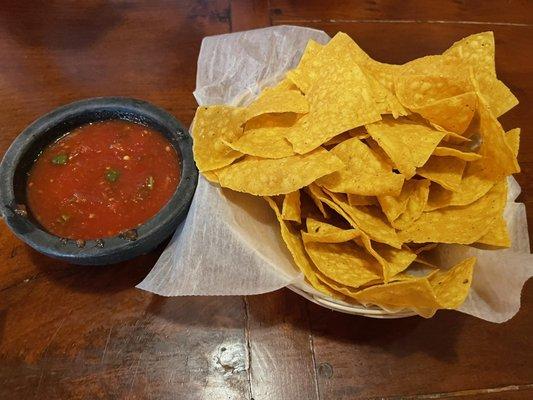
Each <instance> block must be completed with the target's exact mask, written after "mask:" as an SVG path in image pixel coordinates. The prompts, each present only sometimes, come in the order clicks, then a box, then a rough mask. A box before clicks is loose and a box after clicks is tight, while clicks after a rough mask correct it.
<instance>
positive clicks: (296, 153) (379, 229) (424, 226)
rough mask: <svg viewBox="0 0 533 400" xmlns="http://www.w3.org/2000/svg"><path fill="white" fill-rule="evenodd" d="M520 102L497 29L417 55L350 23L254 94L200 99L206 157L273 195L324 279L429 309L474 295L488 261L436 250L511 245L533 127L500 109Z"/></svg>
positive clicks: (214, 169)
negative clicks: (450, 259)
mask: <svg viewBox="0 0 533 400" xmlns="http://www.w3.org/2000/svg"><path fill="white" fill-rule="evenodd" d="M517 103H518V101H517V99H516V98H515V96H514V95H513V94H512V93H511V92H510V90H509V89H508V88H507V87H506V86H505V85H504V84H503V83H502V82H501V81H499V80H498V78H497V77H496V71H495V63H494V38H493V35H492V32H485V33H481V34H477V35H472V36H469V37H467V38H465V39H463V40H461V41H459V42H457V43H455V44H453V46H452V47H450V48H449V49H448V50H446V51H445V52H444V53H443V54H442V55H436V56H428V57H423V58H420V59H417V60H413V61H411V62H408V63H406V64H404V65H391V64H384V63H380V62H378V61H375V60H373V59H372V58H370V57H369V56H368V55H367V54H366V53H365V52H364V51H363V50H361V48H360V47H359V46H358V45H357V44H356V43H355V42H354V41H353V40H352V39H351V38H350V37H349V36H347V35H346V34H344V33H338V34H337V35H336V36H335V37H334V38H333V39H332V40H331V41H330V42H329V43H328V44H326V45H320V44H318V43H316V42H313V41H310V42H309V43H308V45H307V48H306V49H305V52H304V54H303V56H302V58H301V60H300V63H299V65H298V66H297V68H295V69H294V70H291V71H289V72H288V73H287V74H286V76H285V77H284V79H283V80H282V81H281V82H280V83H279V84H278V85H276V86H274V87H271V88H266V89H264V90H263V91H262V93H261V94H260V95H259V96H258V97H257V99H256V100H255V101H254V102H253V103H251V104H250V105H249V106H247V107H231V106H227V105H215V106H210V107H199V108H198V110H197V112H196V116H195V120H194V127H193V139H194V157H195V160H196V164H197V166H198V168H199V170H200V171H201V172H202V174H203V175H204V176H205V177H206V178H207V179H208V180H210V181H211V182H215V183H218V184H220V185H221V186H222V187H225V188H230V189H232V190H236V191H240V192H245V193H249V194H251V195H255V196H263V197H264V198H265V200H266V201H267V202H268V204H269V205H270V206H271V207H272V209H273V210H274V212H275V213H276V216H277V219H278V221H279V224H280V227H281V235H282V237H283V240H284V241H285V242H286V244H287V247H288V249H289V250H290V252H291V254H292V256H293V258H294V262H295V264H296V265H297V267H298V268H299V270H300V271H301V272H302V273H303V274H304V275H305V277H306V279H307V281H308V282H309V283H310V284H311V285H312V286H313V287H314V288H316V289H317V290H319V291H320V292H322V293H324V294H325V295H328V296H331V297H335V298H339V299H342V300H345V301H349V302H358V303H360V304H363V305H376V306H379V307H382V308H385V309H387V310H399V309H410V310H415V311H416V312H417V313H419V314H420V315H423V316H426V317H429V316H431V315H433V314H434V313H435V311H436V310H437V309H442V308H447V309H454V308H457V307H459V306H460V305H461V304H462V302H463V301H464V300H465V298H466V296H467V294H468V291H469V288H470V285H471V282H472V274H473V268H474V264H475V261H476V260H475V259H473V258H470V259H466V260H464V261H462V262H460V263H459V264H457V265H455V266H453V267H452V268H449V269H440V268H439V267H438V266H435V265H434V264H432V263H431V262H429V261H428V259H427V258H426V257H427V255H428V252H430V251H431V249H433V248H435V247H436V246H437V245H438V244H439V243H459V244H467V245H475V246H485V247H487V246H489V247H490V248H505V247H509V245H510V240H509V235H508V232H507V227H506V223H505V220H504V218H503V210H504V207H505V204H506V199H507V184H506V178H507V177H508V176H509V175H511V174H514V173H517V172H519V170H520V168H519V166H518V163H517V153H518V146H519V135H520V130H519V129H513V130H510V131H509V132H505V131H504V130H503V128H502V126H501V125H500V123H499V122H498V119H497V118H498V117H499V116H500V115H502V114H503V113H505V112H507V111H508V110H510V109H511V108H512V107H514V106H515V105H516V104H517ZM258 234H260V233H258Z"/></svg>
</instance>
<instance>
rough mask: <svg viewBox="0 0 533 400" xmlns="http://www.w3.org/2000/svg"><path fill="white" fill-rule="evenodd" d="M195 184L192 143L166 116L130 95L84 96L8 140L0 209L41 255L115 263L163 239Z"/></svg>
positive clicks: (89, 262)
mask: <svg viewBox="0 0 533 400" xmlns="http://www.w3.org/2000/svg"><path fill="white" fill-rule="evenodd" d="M197 179H198V172H197V170H196V167H195V164H194V160H193V156H192V140H191V137H190V135H189V133H188V132H187V130H186V129H185V128H184V127H183V126H182V125H181V123H180V122H179V121H177V120H176V119H175V118H174V117H173V116H171V115H170V114H169V113H167V112H166V111H164V110H162V109H160V108H157V107H155V106H153V105H151V104H149V103H147V102H144V101H140V100H136V99H129V98H121V97H109V98H94V99H88V100H82V101H78V102H75V103H72V104H68V105H66V106H63V107H60V108H58V109H56V110H54V111H52V112H51V113H49V114H46V115H44V116H42V117H41V118H39V119H38V120H36V121H35V122H33V123H32V124H31V125H30V126H28V127H27V128H26V129H25V130H24V131H23V132H22V133H21V134H20V135H19V136H18V137H17V138H16V139H15V141H14V142H13V143H12V144H11V146H10V147H9V149H8V150H7V152H6V154H5V155H4V158H3V160H2V163H1V164H0V184H1V187H2V189H1V191H0V212H1V215H2V217H3V218H4V220H5V222H6V224H7V225H8V227H9V228H10V229H11V230H12V231H13V232H14V233H15V235H16V236H18V237H19V238H20V239H21V240H23V241H24V242H26V243H27V244H28V245H30V246H31V247H33V248H34V249H36V250H38V251H40V252H41V253H43V254H46V255H48V256H51V257H54V258H58V259H61V260H65V261H68V262H71V263H74V264H83V265H100V264H111V263H116V262H120V261H124V260H127V259H130V258H133V257H136V256H138V255H140V254H144V253H147V252H149V251H150V250H152V249H153V248H155V247H156V246H157V245H158V244H160V243H161V242H162V241H163V240H165V239H166V238H168V237H169V236H170V235H171V234H172V232H173V231H174V230H175V229H176V227H177V226H178V224H179V223H180V222H181V221H182V220H183V219H184V217H185V215H186V213H187V211H188V208H189V205H190V203H191V200H192V197H193V194H194V190H195V188H196V183H197Z"/></svg>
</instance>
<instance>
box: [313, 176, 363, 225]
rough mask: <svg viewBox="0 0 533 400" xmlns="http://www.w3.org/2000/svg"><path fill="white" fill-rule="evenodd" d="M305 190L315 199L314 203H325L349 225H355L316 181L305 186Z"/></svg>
mask: <svg viewBox="0 0 533 400" xmlns="http://www.w3.org/2000/svg"><path fill="white" fill-rule="evenodd" d="M307 191H308V193H309V194H310V196H311V197H312V198H313V199H314V200H315V203H317V202H318V203H320V204H322V203H323V204H327V205H328V206H329V207H330V208H331V209H332V210H334V211H335V212H337V214H339V215H340V216H341V217H343V218H344V220H345V221H346V222H348V223H349V224H350V225H351V226H353V227H356V226H355V225H354V224H355V223H354V222H353V220H352V219H351V217H350V216H349V215H348V214H347V213H346V212H345V211H344V210H343V209H342V207H340V206H339V205H338V204H337V203H335V202H334V201H333V200H331V198H330V197H328V196H327V195H326V194H325V193H324V191H323V190H322V189H321V188H320V186H318V185H317V184H316V183H313V184H311V185H309V186H308V187H307ZM317 207H318V206H317ZM325 218H327V217H325Z"/></svg>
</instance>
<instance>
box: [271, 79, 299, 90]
mask: <svg viewBox="0 0 533 400" xmlns="http://www.w3.org/2000/svg"><path fill="white" fill-rule="evenodd" d="M272 89H277V90H299V89H298V86H296V85H295V84H294V82H293V81H291V80H290V79H289V78H287V77H285V78H283V79H282V80H281V81H280V82H279V83H278V84H277V85H276V86H274V87H273V88H272Z"/></svg>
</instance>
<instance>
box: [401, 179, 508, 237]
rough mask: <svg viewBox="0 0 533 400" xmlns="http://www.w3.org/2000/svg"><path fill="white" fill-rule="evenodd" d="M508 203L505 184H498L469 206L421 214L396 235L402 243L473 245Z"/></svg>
mask: <svg viewBox="0 0 533 400" xmlns="http://www.w3.org/2000/svg"><path fill="white" fill-rule="evenodd" d="M506 200H507V184H506V182H505V181H501V182H499V183H498V184H497V185H496V186H494V188H492V189H491V190H490V191H489V192H488V193H487V194H486V195H485V196H483V197H481V198H480V199H479V200H477V201H475V202H474V203H472V204H469V205H467V206H461V207H446V208H440V209H437V210H434V211H429V212H424V213H422V215H421V216H420V218H418V219H417V220H416V221H415V222H414V223H413V224H412V225H411V226H409V227H408V228H407V229H406V230H403V231H401V232H399V233H398V235H399V237H400V239H401V240H402V241H404V242H415V243H426V242H439V243H459V244H470V243H474V242H476V241H477V240H478V239H479V238H481V237H482V236H483V235H485V234H486V233H487V232H488V230H489V229H490V227H491V225H492V223H493V221H494V220H495V219H496V218H497V217H498V216H499V215H501V214H502V212H503V208H504V207H505V203H506Z"/></svg>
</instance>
